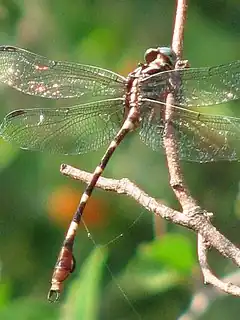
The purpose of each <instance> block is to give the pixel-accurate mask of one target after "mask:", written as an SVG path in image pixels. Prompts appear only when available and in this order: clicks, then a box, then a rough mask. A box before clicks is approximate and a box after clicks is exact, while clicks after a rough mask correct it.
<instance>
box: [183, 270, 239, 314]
mask: <svg viewBox="0 0 240 320" xmlns="http://www.w3.org/2000/svg"><path fill="white" fill-rule="evenodd" d="M222 281H224V282H226V283H233V282H234V283H236V284H237V285H240V271H239V270H238V271H235V272H233V273H231V274H229V275H227V276H226V277H224V278H223V279H222ZM224 296H226V293H225V292H224V291H222V290H219V289H217V288H215V287H203V288H201V289H200V290H198V291H197V292H196V293H195V294H194V296H193V297H192V301H191V303H190V305H189V308H188V309H187V310H186V311H185V312H184V313H183V314H182V315H181V316H180V317H179V318H178V320H196V319H199V318H200V317H201V318H202V316H203V315H204V313H206V312H207V310H208V308H209V307H210V305H211V303H212V302H213V301H215V300H217V299H220V298H222V297H224Z"/></svg>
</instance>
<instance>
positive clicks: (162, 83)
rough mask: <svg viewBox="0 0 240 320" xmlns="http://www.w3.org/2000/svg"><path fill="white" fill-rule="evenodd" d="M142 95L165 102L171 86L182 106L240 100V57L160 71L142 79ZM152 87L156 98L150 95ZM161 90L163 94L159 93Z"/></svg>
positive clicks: (201, 105) (178, 102)
mask: <svg viewBox="0 0 240 320" xmlns="http://www.w3.org/2000/svg"><path fill="white" fill-rule="evenodd" d="M143 83H144V85H143V91H144V92H143V96H144V97H147V98H150V99H156V100H159V101H162V102H164V100H163V98H164V97H165V96H162V95H161V93H162V92H163V90H165V92H166V91H169V90H170V89H169V88H172V89H173V90H174V93H175V99H176V102H177V104H178V105H179V106H181V107H184V108H189V107H204V106H211V105H216V104H220V103H225V102H229V101H232V100H237V99H240V89H239V88H240V60H237V61H234V62H231V63H229V64H225V65H220V66H215V67H206V68H189V69H178V70H170V71H164V72H160V73H157V74H154V75H151V76H149V77H147V78H145V79H144V80H143ZM149 88H151V92H152V94H155V96H154V97H151V96H149V94H148V91H147V90H150V89H149ZM158 92H159V93H160V95H157V94H158Z"/></svg>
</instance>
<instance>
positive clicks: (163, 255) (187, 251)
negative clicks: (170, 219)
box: [138, 233, 196, 274]
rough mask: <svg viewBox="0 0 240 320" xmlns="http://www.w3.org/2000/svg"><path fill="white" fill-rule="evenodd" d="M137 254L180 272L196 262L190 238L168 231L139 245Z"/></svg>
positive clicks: (188, 269)
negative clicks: (149, 241)
mask: <svg viewBox="0 0 240 320" xmlns="http://www.w3.org/2000/svg"><path fill="white" fill-rule="evenodd" d="M138 256H139V257H140V258H141V259H145V260H147V261H149V262H155V263H157V264H158V265H160V266H166V267H168V268H171V269H174V270H176V271H178V272H181V273H187V274H188V273H189V272H191V271H192V268H193V267H194V265H195V263H196V257H195V251H194V247H193V244H192V242H191V240H190V239H189V238H188V237H185V236H184V235H182V234H179V233H168V234H166V235H165V236H164V237H162V238H161V239H156V240H154V241H153V242H151V243H149V244H144V245H141V246H140V247H139V250H138Z"/></svg>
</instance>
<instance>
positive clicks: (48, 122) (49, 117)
mask: <svg viewBox="0 0 240 320" xmlns="http://www.w3.org/2000/svg"><path fill="white" fill-rule="evenodd" d="M122 119H123V100H122V99H109V100H102V101H98V102H93V103H88V104H82V105H79V106H74V107H71V108H61V109H58V110H53V109H25V110H23V109H21V110H16V111H13V112H11V113H9V114H8V115H7V116H6V117H5V118H4V120H3V123H2V124H1V127H0V135H1V136H2V137H3V138H4V139H5V140H8V141H10V142H14V143H16V144H17V145H18V146H20V147H21V148H22V149H31V150H41V151H43V150H48V151H50V152H55V153H61V154H81V153H85V152H88V151H91V150H96V149H98V148H99V147H101V146H102V145H104V144H107V143H108V142H110V141H111V140H112V138H113V137H114V135H115V134H116V133H117V131H118V130H119V129H120V127H121V124H122Z"/></svg>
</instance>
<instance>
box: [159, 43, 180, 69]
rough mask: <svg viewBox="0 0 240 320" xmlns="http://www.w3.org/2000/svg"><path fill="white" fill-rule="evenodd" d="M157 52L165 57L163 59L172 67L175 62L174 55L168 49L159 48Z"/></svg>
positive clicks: (175, 57)
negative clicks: (166, 59)
mask: <svg viewBox="0 0 240 320" xmlns="http://www.w3.org/2000/svg"><path fill="white" fill-rule="evenodd" d="M158 50H159V52H160V53H161V54H162V55H164V56H165V58H168V60H169V61H168V62H169V64H170V65H172V66H174V65H175V63H176V61H177V56H176V53H175V52H174V51H173V50H172V49H171V48H169V47H159V48H158Z"/></svg>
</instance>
